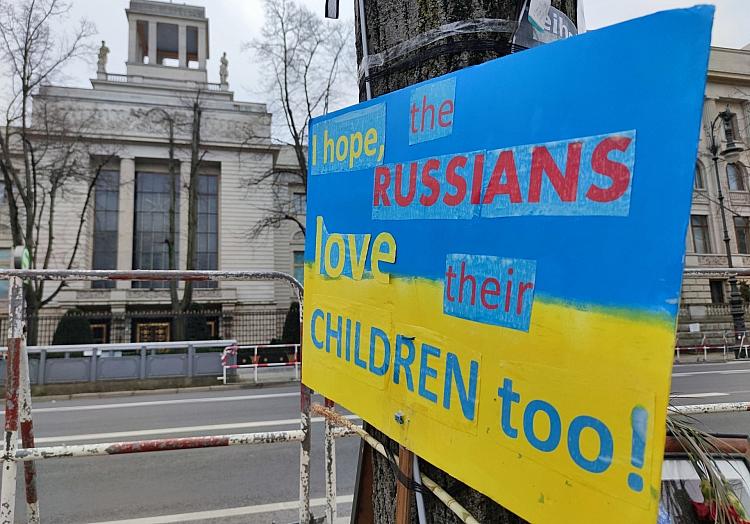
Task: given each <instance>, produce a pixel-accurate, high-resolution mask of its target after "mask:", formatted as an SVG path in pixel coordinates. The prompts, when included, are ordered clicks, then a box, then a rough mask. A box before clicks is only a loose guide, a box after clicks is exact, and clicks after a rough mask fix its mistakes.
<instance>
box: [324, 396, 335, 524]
mask: <svg viewBox="0 0 750 524" xmlns="http://www.w3.org/2000/svg"><path fill="white" fill-rule="evenodd" d="M325 406H326V407H327V408H328V409H330V410H331V411H333V410H334V404H333V401H332V400H329V399H325ZM333 427H334V424H332V423H331V421H330V420H329V419H327V418H326V419H325V465H326V521H327V522H329V523H333V522H336V442H335V439H334V436H333Z"/></svg>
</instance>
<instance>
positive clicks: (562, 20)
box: [513, 6, 578, 49]
mask: <svg viewBox="0 0 750 524" xmlns="http://www.w3.org/2000/svg"><path fill="white" fill-rule="evenodd" d="M531 7H533V6H531ZM529 9H530V7H529V6H527V7H524V10H523V13H522V15H521V20H520V22H519V23H518V29H517V30H516V32H515V34H514V35H513V43H514V44H517V45H520V46H522V47H525V48H527V49H528V48H531V47H536V46H539V45H542V44H549V43H552V42H555V41H557V40H562V39H563V38H570V37H571V36H576V35H577V34H578V29H577V28H576V26H575V24H574V23H573V21H572V20H571V19H570V18H568V17H567V16H566V15H565V13H563V12H562V11H560V10H559V9H555V8H554V7H551V6H550V7H548V8H547V11H546V15H545V17H544V19H543V20H542V22H541V25H537V24H536V23H535V22H533V21H532V18H531V14H530V12H529Z"/></svg>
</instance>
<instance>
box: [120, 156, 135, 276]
mask: <svg viewBox="0 0 750 524" xmlns="http://www.w3.org/2000/svg"><path fill="white" fill-rule="evenodd" d="M117 204H118V208H117V209H118V216H117V230H118V231H117V269H122V270H130V269H133V224H134V222H135V221H134V215H135V160H134V159H133V158H121V159H120V198H119V200H118V203H117ZM117 287H118V288H122V289H127V288H130V282H128V281H125V280H118V281H117Z"/></svg>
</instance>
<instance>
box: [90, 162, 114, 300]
mask: <svg viewBox="0 0 750 524" xmlns="http://www.w3.org/2000/svg"><path fill="white" fill-rule="evenodd" d="M119 185H120V174H119V173H118V172H117V171H102V172H100V173H99V177H98V178H97V179H96V185H95V187H94V254H93V259H92V261H91V268H92V269H117V215H118V210H119V199H120V187H119ZM91 287H92V288H94V289H108V288H113V287H115V282H114V281H113V280H96V281H94V282H92V283H91Z"/></svg>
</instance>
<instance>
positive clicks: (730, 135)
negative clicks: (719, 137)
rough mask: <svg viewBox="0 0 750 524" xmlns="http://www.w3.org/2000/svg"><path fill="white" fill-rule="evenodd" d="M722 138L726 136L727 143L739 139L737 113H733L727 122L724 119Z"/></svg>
mask: <svg viewBox="0 0 750 524" xmlns="http://www.w3.org/2000/svg"><path fill="white" fill-rule="evenodd" d="M724 138H726V140H727V143H732V142H739V141H740V133H739V126H738V125H737V115H734V116H733V117H732V119H731V120H730V121H729V122H727V121H724Z"/></svg>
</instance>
